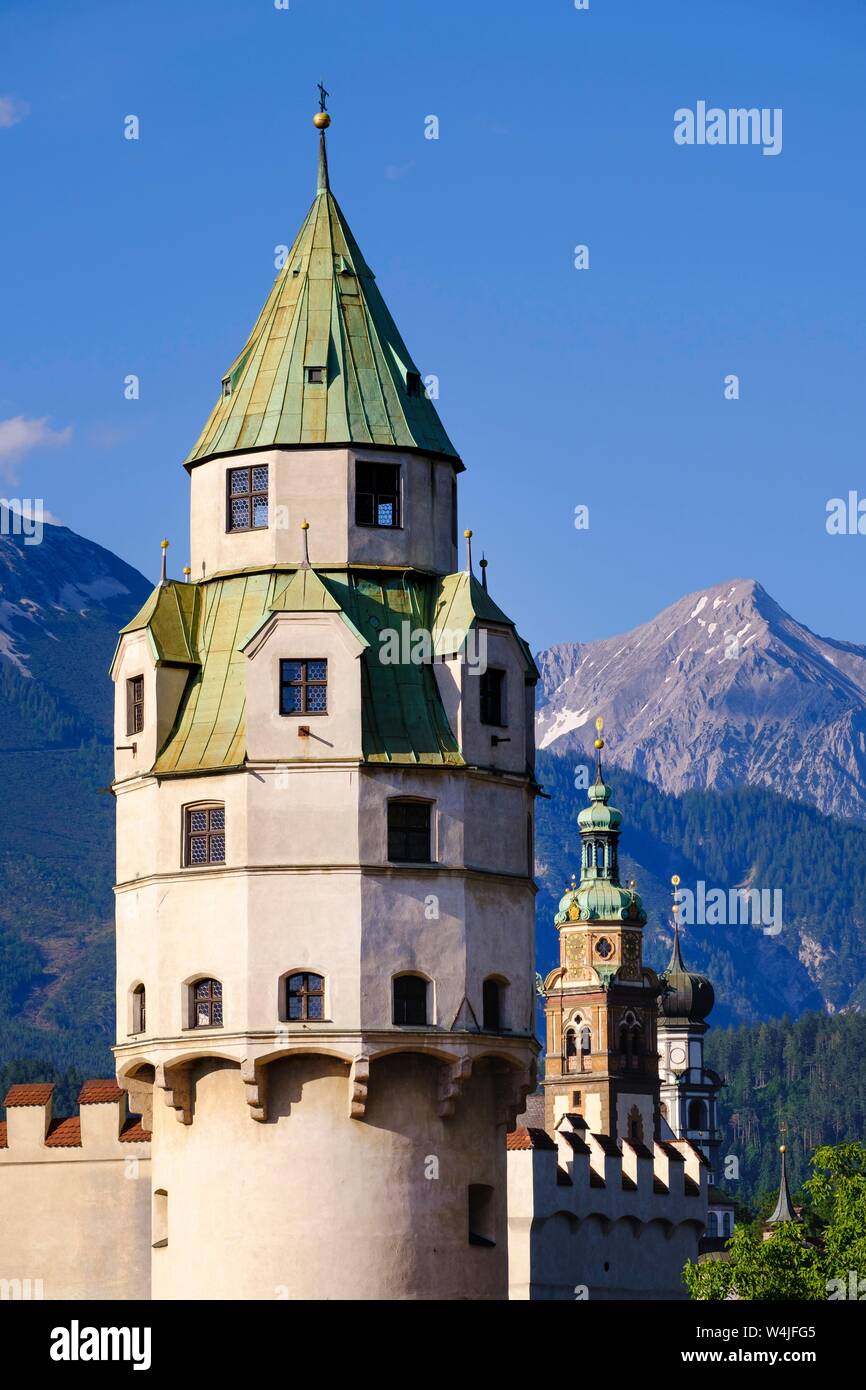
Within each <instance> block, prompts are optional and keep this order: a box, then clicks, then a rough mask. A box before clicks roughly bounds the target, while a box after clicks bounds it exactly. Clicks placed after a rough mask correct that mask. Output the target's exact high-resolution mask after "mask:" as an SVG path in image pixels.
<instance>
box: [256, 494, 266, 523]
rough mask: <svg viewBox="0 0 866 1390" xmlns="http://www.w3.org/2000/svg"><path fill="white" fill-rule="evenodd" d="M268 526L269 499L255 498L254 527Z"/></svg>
mask: <svg viewBox="0 0 866 1390" xmlns="http://www.w3.org/2000/svg"><path fill="white" fill-rule="evenodd" d="M267 524H268V499H267V497H254V498H253V526H267Z"/></svg>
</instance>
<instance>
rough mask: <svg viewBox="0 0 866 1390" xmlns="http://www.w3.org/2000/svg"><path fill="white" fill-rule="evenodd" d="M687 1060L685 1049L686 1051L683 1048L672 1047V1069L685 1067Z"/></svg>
mask: <svg viewBox="0 0 866 1390" xmlns="http://www.w3.org/2000/svg"><path fill="white" fill-rule="evenodd" d="M685 1060H686V1054H685V1049H684V1048H682V1047H672V1048H671V1066H672V1067H681V1066H683V1065H684V1063H685Z"/></svg>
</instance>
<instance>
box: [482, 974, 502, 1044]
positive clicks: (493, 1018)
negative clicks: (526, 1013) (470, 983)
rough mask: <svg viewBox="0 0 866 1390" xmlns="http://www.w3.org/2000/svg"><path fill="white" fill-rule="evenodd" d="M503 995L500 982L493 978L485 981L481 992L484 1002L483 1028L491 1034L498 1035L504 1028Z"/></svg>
mask: <svg viewBox="0 0 866 1390" xmlns="http://www.w3.org/2000/svg"><path fill="white" fill-rule="evenodd" d="M502 995H503V987H502V984H501V983H500V981H499V980H495V979H493V978H492V977H491V978H490V979H487V980H485V981H484V984H483V985H482V990H481V1002H482V1009H483V1013H482V1017H483V1023H482V1025H481V1026H482V1028H485V1029H486V1030H487V1031H488V1032H489V1033H498V1032H499V1031H500V1029H501V1028H502Z"/></svg>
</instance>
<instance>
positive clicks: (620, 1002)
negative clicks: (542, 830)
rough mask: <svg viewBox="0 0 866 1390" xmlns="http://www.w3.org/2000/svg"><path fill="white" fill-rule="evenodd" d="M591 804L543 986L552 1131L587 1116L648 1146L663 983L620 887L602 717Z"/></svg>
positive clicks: (635, 906)
mask: <svg viewBox="0 0 866 1390" xmlns="http://www.w3.org/2000/svg"><path fill="white" fill-rule="evenodd" d="M596 726H597V730H598V735H599V736H598V738H597V739H596V741H595V747H596V752H597V757H596V767H595V779H594V781H593V784H592V786H591V787H590V788H589V791H588V797H589V805H588V806H587V807H585V808H584V810H582V811H581V812H580V814H579V815H578V818H577V822H578V826H579V829H580V838H581V842H582V848H581V871H580V882H579V883H578V882H577V880H576V877H575V876H572V884H571V887H570V888H569V889H568V891H567V892H566V894H565V896H564V897H563V899H562V901H561V902H560V904H559V911H558V913H557V914H556V918H555V922H556V926H557V928H558V929H559V951H560V965H559V967H558V969H556V970H554V971H553V972H552V973H551V974H550V975H549V976H548V978H547V980H546V981H545V995H546V999H547V1003H546V1006H545V1013H546V1018H547V1059H546V1064H545V1076H544V1092H545V1128H546V1129H547V1131H548V1133H553V1130H554V1128H555V1126H556V1124H557V1122H558V1121H559V1119H560V1118H561V1116H562V1115H563V1114H566V1113H569V1112H575V1113H577V1114H580V1115H582V1116H583V1118H584V1120H585V1121H586V1124H587V1125H588V1127H589V1129H590V1130H592V1131H593V1132H594V1133H596V1134H605V1135H608V1136H609V1137H610V1138H611V1139H612V1140H614V1142H616V1141H618V1140H621V1139H630V1140H632V1141H634V1142H638V1143H642V1144H644V1145H646V1146H648V1147H649V1148H652V1144H653V1141H654V1139H655V1138H657V1137H658V1133H659V1108H658V1100H659V1074H658V1050H657V1041H656V998H657V995H658V990H659V982H658V977H657V976H656V975H655V973H654V972H653V971H652V970H650V969H649V968H648V967H647V966H645V965H644V964H643V927H644V924H645V922H646V913H645V911H644V909H643V906H642V904H641V900H640V896H639V894H638V893H637V892H636V891H635V887H634V884H633V883H631V884H629V885H627V886H624V885H623V884H622V883H620V877H619V858H618V845H619V836H620V826H621V823H622V815H621V813H620V812H619V811H617V810H616V809H615V808H614V807H613V806H611V805H610V798H611V794H612V793H611V788H610V787H609V786H608V784H607V783H606V782H605V780H604V775H603V771H602V765H601V753H602V749H603V748H604V740H603V738H602V737H601V729H602V720H601V719H598V720H597V721H596Z"/></svg>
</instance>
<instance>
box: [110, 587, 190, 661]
mask: <svg viewBox="0 0 866 1390" xmlns="http://www.w3.org/2000/svg"><path fill="white" fill-rule="evenodd" d="M197 594H198V591H197V587H196V585H195V584H178V583H177V582H176V581H175V580H167V581H166V582H165V583H164V584H158V585H157V587H156V588H155V589H154V591H153V593H152V594H151V596H150V598H149V599H148V600H147V602H146V603H145V604H144V606H143V607H142V608H141V609H140V610H139V612H138V613H136V615H135V617H134V618H133V619H132V622H130V623H127V624H126V627H122V628H121V629H120V633H121V636H123V634H124V633H125V632H142V631H145V630H146V631H147V634H148V638H149V640H150V646H151V651H152V652H153V655H154V658H155V660H156V661H157V662H161V663H164V664H166V665H175V666H194V665H195V664H196V662H197V658H196V655H195V642H194V629H195V612H196V601H197Z"/></svg>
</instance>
